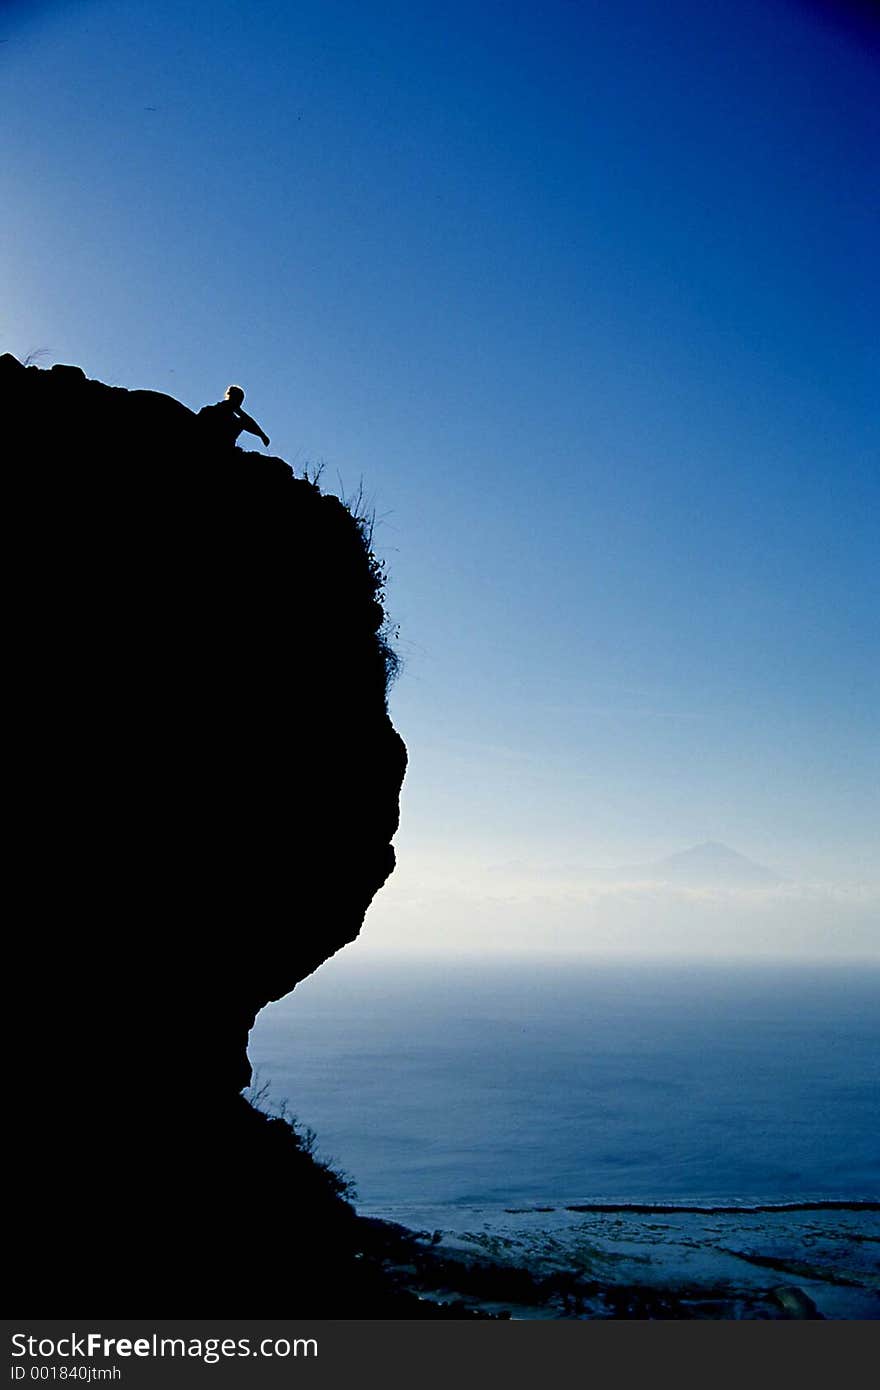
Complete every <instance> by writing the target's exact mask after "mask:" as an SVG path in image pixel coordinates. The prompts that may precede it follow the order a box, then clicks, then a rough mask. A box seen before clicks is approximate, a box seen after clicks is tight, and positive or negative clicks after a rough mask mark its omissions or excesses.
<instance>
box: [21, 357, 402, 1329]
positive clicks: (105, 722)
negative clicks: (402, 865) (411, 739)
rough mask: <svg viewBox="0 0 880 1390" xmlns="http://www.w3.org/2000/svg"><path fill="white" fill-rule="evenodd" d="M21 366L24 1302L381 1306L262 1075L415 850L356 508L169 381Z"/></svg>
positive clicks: (372, 575)
mask: <svg viewBox="0 0 880 1390" xmlns="http://www.w3.org/2000/svg"><path fill="white" fill-rule="evenodd" d="M0 387H2V394H3V401H4V405H5V407H6V410H5V415H6V422H7V425H9V422H11V433H12V439H11V441H10V440H9V439H8V438H7V451H6V457H7V462H6V482H7V488H8V496H7V504H8V505H7V509H6V515H7V528H8V531H7V548H8V549H9V550H10V551H11V552H12V554H13V555H14V557H15V558H14V564H13V569H12V581H11V587H12V590H13V592H12V595H11V599H12V602H11V608H12V620H11V643H10V645H11V646H12V649H13V650H12V653H11V671H12V676H11V682H10V684H11V687H12V689H11V694H12V696H13V699H12V702H11V705H10V711H11V712H10V713H8V714H7V750H8V754H9V756H10V759H11V761H12V762H13V764H14V766H15V767H16V768H17V775H16V780H15V782H14V786H15V791H14V798H15V800H14V805H13V809H14V814H15V821H16V827H17V829H16V832H15V837H14V845H13V854H12V858H13V866H14V879H15V883H16V884H18V885H19V886H18V887H17V889H16V892H17V893H18V897H17V899H16V898H15V897H13V898H12V901H13V903H15V904H16V905H15V908H14V913H13V915H12V916H11V918H10V920H9V926H8V932H9V938H10V940H11V942H12V951H11V953H10V954H11V956H12V958H13V959H12V962H11V964H12V968H11V969H10V970H9V971H8V972H7V979H8V986H7V988H8V992H9V995H10V998H9V1002H8V1008H9V1009H10V1010H11V1011H12V1012H13V1014H14V1013H15V1009H16V1007H17V1008H18V1011H19V1022H18V1024H17V1034H16V1036H15V1037H14V1043H13V1047H14V1056H13V1058H12V1059H11V1060H12V1064H13V1065H12V1068H10V1070H11V1071H12V1072H13V1076H10V1077H9V1080H8V1085H7V1096H8V1097H9V1098H10V1099H9V1101H8V1104H9V1105H10V1106H11V1110H12V1113H11V1116H10V1119H11V1128H12V1129H13V1132H14V1134H15V1136H16V1155H15V1163H14V1170H13V1174H14V1175H13V1183H14V1186H13V1189H12V1190H13V1193H14V1194H15V1195H14V1196H13V1206H14V1215H13V1222H12V1232H11V1236H12V1241H11V1253H12V1260H13V1263H14V1265H15V1267H16V1269H17V1274H16V1279H17V1285H18V1289H19V1297H18V1298H17V1300H16V1308H15V1309H13V1311H16V1310H18V1311H25V1310H29V1311H31V1312H33V1311H34V1310H36V1311H37V1312H38V1313H40V1314H41V1315H43V1316H49V1315H55V1314H58V1315H60V1314H61V1313H64V1314H68V1313H76V1314H84V1313H86V1312H94V1311H98V1312H101V1313H102V1314H104V1315H107V1316H109V1315H132V1314H135V1313H136V1314H139V1315H146V1314H150V1315H153V1314H156V1315H163V1316H173V1315H181V1316H184V1315H192V1314H199V1315H208V1314H214V1315H218V1316H227V1315H258V1314H264V1315H268V1314H271V1315H275V1314H284V1315H287V1316H291V1315H296V1314H297V1313H309V1312H310V1313H319V1314H320V1313H324V1314H325V1315H330V1314H332V1313H335V1314H337V1315H344V1314H346V1313H347V1314H348V1315H349V1316H358V1315H364V1316H367V1315H369V1313H370V1305H369V1300H370V1297H372V1296H373V1293H372V1292H371V1290H372V1285H371V1283H370V1276H369V1275H365V1276H363V1279H362V1285H363V1286H362V1287H361V1288H360V1291H359V1292H357V1293H353V1294H352V1295H351V1298H349V1295H348V1293H347V1292H346V1290H347V1289H349V1288H350V1287H354V1286H353V1285H351V1284H350V1281H351V1280H355V1282H356V1281H357V1278H358V1277H359V1276H358V1274H357V1270H358V1261H357V1258H356V1257H357V1256H358V1254H359V1253H360V1252H359V1250H358V1248H357V1247H358V1237H357V1236H356V1235H355V1234H353V1231H354V1227H353V1225H352V1223H353V1222H354V1220H355V1218H354V1216H353V1213H352V1211H351V1209H350V1207H348V1206H347V1205H346V1204H345V1203H344V1202H343V1201H342V1200H341V1199H340V1195H339V1193H338V1192H337V1191H334V1190H333V1183H332V1182H325V1181H324V1177H323V1176H322V1175H321V1173H320V1172H319V1171H318V1170H315V1169H314V1165H309V1163H308V1161H307V1160H306V1158H305V1156H303V1155H301V1154H300V1152H299V1150H298V1149H297V1146H296V1144H295V1143H293V1142H292V1139H291V1136H290V1133H289V1131H288V1130H287V1128H286V1126H284V1125H283V1124H281V1122H279V1121H268V1120H266V1119H265V1117H263V1116H260V1115H258V1114H257V1113H256V1112H254V1111H253V1110H252V1109H250V1107H248V1106H247V1105H246V1103H245V1102H244V1101H243V1100H242V1099H241V1097H240V1095H239V1092H240V1090H241V1088H242V1086H244V1085H246V1084H247V1082H248V1079H249V1066H248V1062H247V1057H246V1045H247V1035H248V1030H249V1029H250V1027H251V1024H252V1022H253V1020H254V1017H255V1015H256V1013H257V1011H258V1010H259V1009H260V1008H261V1007H262V1006H263V1005H264V1004H265V1003H266V1002H267V1001H269V1000H271V999H277V998H279V997H280V996H281V995H284V994H286V993H287V992H288V991H290V990H291V989H292V988H293V987H294V986H295V985H296V983H297V982H298V981H299V980H302V979H303V978H304V977H305V976H306V975H308V974H309V973H310V972H311V971H313V970H314V969H315V968H316V967H317V966H318V965H319V964H320V963H321V962H322V961H324V960H326V959H327V958H328V956H330V955H332V954H333V953H334V952H335V951H337V950H338V949H339V948H340V947H341V946H343V945H344V944H345V943H346V942H349V941H351V940H352V939H353V938H354V937H355V936H357V934H358V931H359V929H360V926H361V923H362V920H363V916H364V912H365V910H366V908H367V905H368V904H369V902H370V900H371V898H372V897H373V895H374V894H375V892H376V891H377V889H378V888H379V887H380V886H381V885H382V883H383V882H384V880H385V879H386V877H387V876H388V874H389V873H390V872H391V870H392V868H393V865H394V855H393V850H392V848H391V844H390V841H391V837H392V835H393V834H394V831H395V829H396V826H397V820H398V793H399V789H400V785H401V781H402V778H403V772H404V767H405V750H404V747H403V744H402V742H401V740H400V738H399V737H398V735H397V734H396V733H395V731H394V729H393V728H392V726H391V723H390V720H389V718H388V714H387V708H386V676H387V665H388V661H389V652H388V649H387V647H386V646H385V644H384V642H383V640H382V638H381V635H380V627H381V624H382V621H383V613H382V608H381V603H380V598H381V585H380V579H379V575H378V573H377V570H376V565H375V562H374V561H373V560H372V557H371V555H370V553H369V550H368V546H367V544H366V542H365V538H364V536H363V534H362V528H360V527H359V526H358V524H357V522H356V521H355V519H354V518H353V517H352V516H351V515H350V513H349V512H348V511H347V510H346V509H345V507H343V505H342V504H341V503H340V502H339V501H338V500H337V499H336V498H334V497H330V496H322V495H321V494H320V492H319V491H318V490H317V489H316V488H315V487H314V486H313V485H312V484H311V483H309V482H306V481H302V480H298V479H295V478H294V477H293V474H292V472H291V470H290V468H289V467H288V466H287V464H285V463H284V462H283V461H282V460H281V459H277V458H271V457H266V456H265V455H263V454H257V453H247V452H243V451H241V450H233V449H229V450H226V451H223V450H218V449H217V448H216V446H215V445H213V443H211V442H210V441H209V440H207V439H206V438H205V434H204V431H203V429H202V428H201V427H200V422H199V421H198V419H197V417H196V416H195V415H194V414H193V413H192V412H191V411H189V410H188V409H187V408H186V407H185V406H183V405H181V404H180V403H179V402H178V401H175V400H173V399H171V398H170V397H168V396H164V395H159V394H157V393H154V392H150V391H125V390H121V389H117V388H114V387H110V386H106V385H103V384H101V383H100V382H96V381H90V380H87V379H86V377H85V376H84V374H83V373H82V372H81V371H80V370H79V369H78V368H75V367H60V366H58V367H53V368H52V369H51V370H49V371H43V370H40V369H38V368H35V367H24V366H22V365H21V364H20V363H18V362H17V361H16V360H15V359H14V358H11V357H9V356H8V355H7V356H5V357H2V358H0ZM19 875H20V878H19ZM13 1077H14V1079H13ZM324 1176H326V1175H324ZM373 1292H375V1291H373ZM375 1296H376V1297H377V1298H379V1299H380V1301H381V1298H382V1297H384V1295H383V1294H382V1292H381V1290H379V1291H378V1292H376V1293H375ZM358 1299H365V1300H366V1301H365V1303H364V1304H363V1307H364V1308H365V1309H366V1311H365V1312H364V1313H362V1314H361V1313H358V1312H357V1311H356V1308H355V1306H354V1304H355V1303H357V1300H358ZM340 1300H342V1301H341V1302H340Z"/></svg>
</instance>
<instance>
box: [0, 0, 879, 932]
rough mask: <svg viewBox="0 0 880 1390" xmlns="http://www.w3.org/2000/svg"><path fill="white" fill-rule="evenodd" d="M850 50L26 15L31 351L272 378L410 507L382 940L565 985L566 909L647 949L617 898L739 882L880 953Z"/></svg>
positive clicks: (380, 908)
mask: <svg viewBox="0 0 880 1390" xmlns="http://www.w3.org/2000/svg"><path fill="white" fill-rule="evenodd" d="M822 8H823V7H822V6H821V5H819V4H807V3H803V4H802V3H798V2H797V0H761V3H758V0H737V3H732V0H731V3H726V0H725V2H724V3H719V4H715V5H708V6H707V5H705V4H704V3H699V2H698V0H665V3H659V0H658V3H653V2H652V0H631V2H630V3H627V2H626V0H621V3H620V4H618V5H615V6H609V5H606V4H604V3H599V0H578V3H563V2H562V0H556V2H555V3H548V4H544V5H537V4H535V3H529V4H517V3H512V2H511V0H507V3H504V4H496V3H483V4H480V5H477V6H474V5H472V4H468V5H464V4H458V3H454V2H453V3H447V4H445V5H443V6H435V5H427V4H422V3H419V0H410V3H395V2H394V0H392V2H390V3H373V0H361V3H358V4H355V3H342V2H340V3H335V2H334V0H321V3H311V2H307V3H297V0H291V2H290V3H287V4H283V5H282V4H268V3H258V2H254V3H249V4H244V3H230V0H212V3H210V4H208V3H203V0H193V3H189V4H187V5H184V6H181V5H179V4H176V3H175V4H172V3H170V0H153V2H152V3H149V4H148V3H146V2H144V3H139V2H135V0H79V3H68V4H65V3H61V2H60V0H57V2H56V3H54V4H51V3H45V4H42V5H41V4H39V3H36V4H29V5H21V4H7V5H6V6H4V7H2V8H0V21H2V22H0V38H3V39H5V42H4V43H3V44H2V45H0V67H2V99H3V107H4V113H5V114H4V158H3V161H2V167H0V189H2V202H3V209H4V210H3V216H2V218H0V257H2V266H3V284H4V293H3V296H2V305H0V338H2V347H3V348H4V349H8V350H11V351H13V352H15V353H16V354H17V355H19V356H23V355H24V354H25V353H27V352H28V351H29V350H31V349H39V348H48V349H49V354H48V356H47V358H46V359H44V360H45V361H46V362H47V363H48V362H49V361H53V360H54V361H70V362H77V363H79V364H80V365H82V366H83V367H84V368H85V370H86V371H87V373H88V374H89V375H92V376H95V377H99V378H101V379H102V380H105V381H110V382H114V383H116V384H119V385H123V386H131V387H151V388H153V389H158V390H166V391H169V392H170V393H171V394H173V395H176V396H177V397H179V398H180V399H181V400H183V401H185V402H186V403H187V404H189V405H191V406H194V407H198V406H200V405H201V404H203V403H205V402H206V401H210V400H215V399H217V398H218V397H219V396H220V395H221V394H222V392H223V390H224V388H225V387H226V385H227V384H228V383H229V382H230V381H240V382H241V383H242V384H243V385H244V386H245V388H246V389H247V392H248V397H247V402H246V407H247V408H248V409H249V410H250V411H251V412H252V413H253V414H254V415H255V416H256V418H257V419H258V420H259V421H260V422H261V424H262V425H263V426H264V428H265V429H266V431H267V432H268V433H269V434H270V436H271V438H272V452H278V453H280V454H281V455H282V456H284V457H286V458H287V459H288V460H289V461H291V462H293V463H295V464H296V466H298V467H302V465H303V464H304V463H305V462H306V461H310V462H315V461H319V460H322V461H324V463H325V473H324V484H325V486H326V487H327V488H328V489H330V490H335V486H336V483H337V475H341V479H342V483H343V485H344V487H345V489H347V490H348V491H353V490H354V489H355V488H356V487H357V485H358V481H359V479H360V478H361V477H362V478H363V480H364V485H365V487H366V490H367V492H368V494H370V495H371V496H372V497H373V498H374V500H375V505H376V509H377V513H378V515H379V517H380V518H381V525H380V527H379V529H378V531H377V540H378V543H379V547H380V549H382V550H383V551H384V553H385V555H386V557H387V559H388V563H389V568H390V572H391V581H390V586H389V606H390V609H391V613H392V617H393V618H394V620H395V621H396V622H398V623H399V624H400V628H401V637H400V649H401V652H402V655H403V657H404V670H403V674H402V676H401V678H400V680H399V682H398V684H397V686H396V688H395V690H394V693H393V697H392V712H393V715H394V718H395V722H396V724H397V725H398V727H399V728H400V730H401V732H402V733H403V735H404V738H405V739H406V742H407V744H408V746H409V748H410V754H411V771H410V774H409V777H408V779H407V784H406V789H405V794H404V803H403V817H404V818H403V824H402V828H401V832H400V836H399V838H398V848H399V853H400V868H399V870H398V874H397V876H396V878H395V880H394V882H393V883H392V884H391V885H389V887H388V888H387V889H386V890H385V893H384V894H383V896H382V898H381V900H380V901H379V902H377V904H376V905H375V907H374V908H373V909H372V910H371V923H373V924H374V925H373V927H372V930H373V933H374V936H375V939H376V940H377V941H387V943H389V944H391V943H393V942H395V941H398V940H401V939H403V938H404V937H407V939H409V940H412V939H414V938H416V937H417V938H418V939H419V940H420V941H426V942H435V943H436V942H440V941H441V940H444V941H448V940H458V939H459V938H461V939H462V940H463V939H464V938H465V937H466V936H467V926H466V923H467V922H468V921H472V920H476V917H477V916H479V915H480V914H483V916H484V917H485V914H486V913H488V914H489V916H490V917H491V918H492V922H493V923H494V926H490V925H486V926H485V930H484V939H485V940H486V941H487V942H489V941H491V940H493V939H494V937H493V932H494V933H495V935H496V936H498V938H499V940H500V939H502V937H503V924H504V921H505V920H509V916H510V904H511V902H515V903H516V904H517V910H518V911H520V910H521V912H522V916H523V927H522V935H523V941H524V942H528V941H530V940H532V939H533V938H532V937H530V928H529V926H528V921H529V920H530V919H529V913H530V912H531V913H532V914H533V917H534V914H535V913H539V912H543V913H544V914H545V916H546V911H547V908H546V902H545V901H544V900H545V899H546V895H547V893H548V892H550V890H551V885H552V884H554V883H557V882H560V881H564V882H565V884H566V888H565V894H567V896H566V897H565V902H566V903H567V904H568V906H567V907H566V908H565V913H564V914H563V915H564V916H565V923H566V925H565V927H564V930H563V929H562V928H561V929H560V930H561V933H562V935H561V939H564V940H566V941H569V940H570V941H572V942H573V941H575V940H577V941H579V942H581V943H583V942H584V941H589V940H593V939H598V936H596V933H598V935H599V936H601V935H602V931H604V932H605V936H606V937H607V936H608V932H607V930H606V927H607V922H606V923H605V924H604V925H603V924H602V923H600V922H599V918H601V916H602V912H603V911H604V910H605V909H604V908H603V907H602V906H601V903H600V906H599V908H596V909H595V912H594V911H593V908H591V909H590V911H591V912H593V917H590V922H591V923H592V925H589V924H588V925H586V926H585V925H584V923H585V921H586V917H585V916H584V912H585V911H586V909H584V907H583V904H584V903H585V902H586V901H587V900H589V902H591V903H593V902H594V901H595V899H594V898H593V897H590V894H591V893H592V891H593V890H592V888H591V886H590V885H591V884H592V883H593V878H594V871H595V870H601V871H607V870H608V869H609V867H610V866H613V865H615V864H620V863H624V864H625V863H633V862H643V861H648V860H651V859H652V858H655V857H659V856H662V855H664V854H667V853H671V852H672V851H675V850H678V849H681V848H684V847H685V846H687V845H689V844H693V843H695V842H697V841H702V840H706V839H713V840H721V841H725V842H727V843H729V844H731V845H733V846H734V847H735V848H737V849H739V850H741V851H742V852H744V853H746V854H748V855H751V856H752V857H753V858H755V859H757V860H759V861H761V862H765V863H770V864H772V865H773V866H774V867H775V868H777V869H779V871H780V872H781V873H783V874H785V875H786V877H787V878H788V879H790V880H791V881H792V882H797V883H798V884H802V883H804V884H814V885H815V884H822V885H824V886H823V887H822V888H821V890H819V889H816V890H815V892H816V893H820V897H813V898H810V905H809V912H812V913H813V914H814V916H815V921H816V927H815V933H816V941H817V942H818V943H819V944H821V943H822V941H824V942H825V943H826V945H827V949H828V950H829V951H830V952H833V951H834V950H835V949H836V948H837V944H839V943H840V942H841V941H843V940H844V938H845V939H847V940H849V939H850V938H849V937H846V932H847V931H850V935H851V937H852V940H853V941H855V942H856V943H857V944H858V943H861V947H860V948H865V949H867V947H868V946H869V944H870V943H871V942H872V941H876V936H875V932H876V923H877V915H876V899H875V898H871V897H870V894H868V896H867V897H866V895H865V888H864V885H865V884H870V883H875V884H876V882H877V880H878V879H880V872H878V869H877V863H878V857H880V856H878V835H877V828H878V821H880V815H878V811H880V808H878V795H877V787H878V785H880V776H878V772H880V768H878V757H877V749H878V746H880V740H878V720H877V710H878V693H880V692H878V641H877V639H878V631H877V612H878V597H880V595H878V583H877V565H876V559H875V553H874V552H875V550H876V549H877V539H878V537H877V511H878V500H880V499H878V494H880V485H878V457H880V449H878V428H877V409H876V407H877V399H878V394H880V393H878V367H877V353H876V326H875V325H876V322H877V321H878V318H880V302H878V301H880V294H878V282H877V278H876V271H875V268H874V265H873V260H874V259H876V247H877V244H878V230H880V227H878V223H880V217H878V188H880V178H878V175H880V157H878V151H880V103H878V101H877V90H878V74H880V58H878V51H880V50H878V48H877V47H872V46H871V44H870V43H869V42H868V35H867V30H866V29H864V28H863V29H862V31H861V37H860V36H859V32H858V31H857V30H854V31H853V33H850V34H848V33H847V32H846V31H845V29H844V28H843V27H842V26H835V25H833V24H829V23H826V22H824V21H823V18H822ZM826 8H827V7H826ZM838 13H842V9H841V7H838ZM148 108H149V109H148ZM152 108H154V109H152ZM872 253H873V256H872ZM505 866H508V868H505ZM511 866H512V867H511ZM560 876H561V878H560ZM465 884H468V885H470V887H469V888H468V889H467V893H466V894H465V900H464V901H462V900H460V899H456V901H455V903H454V904H453V905H452V906H450V905H449V904H448V902H447V905H446V906H443V900H444V894H446V895H448V892H449V891H450V890H451V889H452V888H453V887H455V888H456V891H459V890H461V891H464V888H463V885H465ZM499 884H500V885H501V886H500V887H499ZM829 885H830V886H829ZM859 885H861V886H859ZM560 891H561V890H560ZM811 891H812V890H811ZM829 893H830V894H831V897H828V896H827V895H828V894H829ZM853 893H855V895H856V897H855V900H854V899H853V897H852V894H853ZM821 894H826V896H825V897H821ZM468 895H469V896H468ZM572 895H574V896H573V897H572ZM835 895H837V896H835ZM854 901H855V902H856V906H855V907H854V906H853V902H854ZM542 902H543V903H544V906H543V907H541V906H540V904H541V903H542ZM554 902H556V906H557V907H559V901H558V900H557V899H554ZM572 903H574V906H572ZM817 904H818V905H817ZM866 904H867V905H866ZM606 906H607V904H606ZM618 906H619V905H618ZM667 906H668V904H667ZM679 906H680V904H679ZM716 908H717V905H716V907H713V908H712V911H716ZM728 909H729V912H728ZM753 909H754V911H755V912H756V911H757V908H755V905H754V904H753V903H752V904H750V905H749V906H748V911H749V912H753ZM554 910H555V909H554ZM559 910H560V911H562V908H559ZM615 910H617V908H615ZM652 910H653V908H652V907H651V905H650V904H649V905H648V906H647V907H646V906H645V903H644V902H642V901H640V902H639V903H638V904H637V906H636V907H634V908H633V909H632V913H633V914H634V915H633V916H632V924H631V926H630V927H628V928H627V929H626V931H627V932H629V936H628V937H627V940H630V939H632V940H635V941H637V940H638V932H639V927H638V923H639V922H643V921H645V920H646V918H647V917H648V916H650V913H651V911H652ZM665 910H666V909H665V908H663V910H660V908H658V909H657V911H656V912H655V922H654V928H652V929H653V930H654V936H655V938H656V935H657V930H656V923H657V921H660V920H661V919H663V917H664V912H665ZM670 910H671V909H670ZM702 910H703V909H702V908H701V911H702ZM762 910H763V909H762ZM744 911H745V909H744V908H743V905H742V904H739V905H737V904H734V905H733V906H731V905H730V904H729V903H728V904H726V906H725V908H724V911H723V912H722V911H721V909H720V908H717V912H718V915H717V916H716V917H715V918H711V914H710V923H709V926H708V928H703V927H700V928H699V929H698V931H699V932H703V931H704V930H709V931H716V932H717V936H718V939H719V940H721V941H728V940H729V941H733V940H734V938H735V936H736V934H737V932H738V931H739V926H738V923H739V921H740V920H741V917H742V913H743V912H744ZM774 911H778V914H779V921H782V920H783V918H784V920H785V922H786V923H791V922H792V921H794V920H802V918H803V914H804V913H805V912H807V908H806V907H805V906H804V901H803V900H802V899H798V900H797V901H796V902H795V904H794V906H792V902H791V900H787V901H786V902H785V903H783V904H781V905H780V904H778V903H777V904H776V907H775V908H774ZM493 913H494V916H493V915H492V914H493ZM725 913H726V914H727V915H725ZM566 914H567V915H566ZM596 914H598V916H597V915H596ZM853 914H854V915H853ZM673 915H674V914H673ZM759 915H760V914H759ZM587 916H589V914H587ZM452 919H454V923H453V921H452ZM844 919H845V920H844ZM627 920H629V919H627ZM677 920H678V919H676V921H677ZM754 921H755V922H756V923H757V922H758V917H754ZM761 921H762V922H763V919H761ZM842 922H843V925H841V923H842ZM597 923H598V925H597ZM846 923H850V926H847V925H846ZM853 923H854V924H855V925H852V924H853ZM463 924H464V925H463ZM676 930H677V929H675V930H674V929H673V928H672V927H670V928H669V933H668V934H667V937H666V938H663V939H673V938H674V939H676V940H678V939H679V938H680V937H681V933H680V932H679V933H678V936H676ZM695 930H697V929H695ZM755 931H756V940H757V939H758V937H760V936H761V935H762V933H765V931H766V926H765V925H761V926H760V927H758V926H756V928H755ZM591 932H592V933H593V936H592V937H591V935H590V933H591ZM662 935H663V933H662V932H661V937H662ZM603 939H604V938H603ZM621 939H622V938H621ZM681 939H682V940H683V939H684V938H681ZM611 944H612V946H613V932H612V941H611ZM655 944H656V943H655ZM606 945H607V942H606ZM682 949H684V947H683V948H682ZM817 949H818V946H817ZM853 949H854V948H853Z"/></svg>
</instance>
